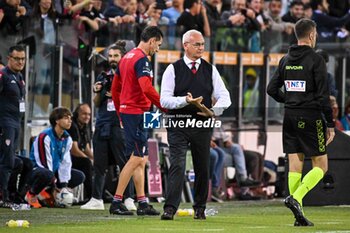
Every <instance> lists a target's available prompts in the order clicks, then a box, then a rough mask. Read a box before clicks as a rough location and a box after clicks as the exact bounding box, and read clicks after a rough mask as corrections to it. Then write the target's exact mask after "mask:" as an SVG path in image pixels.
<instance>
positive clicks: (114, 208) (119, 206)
mask: <svg viewBox="0 0 350 233" xmlns="http://www.w3.org/2000/svg"><path fill="white" fill-rule="evenodd" d="M109 213H110V214H116V215H134V213H133V212H132V211H129V210H128V209H127V208H126V207H125V205H124V204H123V203H122V202H115V201H113V202H112V204H111V206H110V207H109Z"/></svg>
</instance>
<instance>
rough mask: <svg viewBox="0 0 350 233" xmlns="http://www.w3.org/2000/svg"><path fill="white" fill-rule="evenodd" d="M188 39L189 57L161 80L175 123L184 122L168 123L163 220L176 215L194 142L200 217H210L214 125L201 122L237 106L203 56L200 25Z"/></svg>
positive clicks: (196, 202)
mask: <svg viewBox="0 0 350 233" xmlns="http://www.w3.org/2000/svg"><path fill="white" fill-rule="evenodd" d="M182 44H183V47H184V50H185V55H184V57H183V58H182V59H180V60H178V61H176V62H175V63H173V64H170V65H169V66H168V67H167V69H166V70H165V72H164V74H163V79H162V85H161V95H160V102H161V105H162V106H163V107H164V108H166V109H168V110H169V112H168V116H169V117H171V118H170V119H171V120H172V122H177V123H179V124H178V125H177V126H174V125H172V126H168V128H167V132H168V143H169V147H170V163H171V165H170V170H169V177H168V187H169V188H168V191H167V195H166V201H165V204H164V213H163V215H162V216H161V219H162V220H173V218H174V214H175V213H176V210H177V209H178V207H179V204H180V198H181V191H182V187H183V183H184V177H185V168H186V152H187V149H188V147H189V146H190V149H191V154H192V161H193V166H194V172H195V182H194V192H195V194H194V205H193V208H194V211H195V215H194V218H195V219H202V220H203V219H206V217H205V208H206V200H207V196H208V183H209V149H210V139H211V135H212V129H213V127H212V126H209V127H207V126H204V125H203V126H201V124H200V123H201V122H205V121H206V122H208V121H209V122H211V121H215V119H214V118H213V117H214V116H219V115H221V114H222V112H223V110H224V109H226V108H228V107H229V106H230V105H231V100H230V95H229V92H228V91H227V89H226V87H225V85H224V83H223V81H222V79H221V76H220V74H219V72H218V71H217V69H216V68H215V67H214V66H213V65H211V64H209V63H208V62H206V61H205V60H204V59H202V58H201V57H202V55H203V52H204V45H205V41H204V38H203V35H202V34H201V33H200V32H199V31H197V30H189V31H187V32H186V33H185V34H184V35H183V37H182ZM213 103H215V104H214V105H213ZM180 122H183V123H185V124H184V125H181V124H180ZM186 122H187V123H188V122H196V125H193V124H192V125H186ZM197 123H199V124H197Z"/></svg>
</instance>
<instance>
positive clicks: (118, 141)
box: [81, 41, 136, 211]
mask: <svg viewBox="0 0 350 233" xmlns="http://www.w3.org/2000/svg"><path fill="white" fill-rule="evenodd" d="M107 53H108V58H107V59H108V64H109V70H107V71H106V72H105V71H103V72H102V73H101V74H100V75H99V76H98V77H97V79H96V82H95V84H94V87H93V91H94V93H95V97H94V104H95V106H96V107H97V108H98V113H97V118H96V125H95V133H94V138H93V143H94V172H95V176H94V182H93V190H92V198H91V199H90V201H89V202H88V203H86V204H85V205H83V206H81V209H88V210H104V203H103V199H102V197H103V190H104V184H105V177H106V170H107V169H108V166H110V165H115V166H116V165H118V166H119V168H120V170H122V169H123V167H124V166H125V164H126V162H127V160H128V158H127V157H126V155H125V141H124V131H123V129H122V128H121V127H120V120H119V117H118V115H117V114H116V111H115V107H114V104H113V101H112V98H111V97H112V95H111V91H110V88H111V84H112V81H113V78H114V74H115V69H116V68H117V67H118V63H119V61H120V59H121V58H122V57H123V56H124V54H125V53H126V51H125V41H117V42H116V44H113V45H111V46H110V47H109V48H108V52H107ZM132 184H133V183H132V181H130V183H129V187H128V188H127V189H126V191H125V197H126V199H125V201H124V203H125V206H126V208H127V209H128V210H132V211H134V210H136V206H135V204H134V200H133V199H132V195H133V193H134V189H133V185H132Z"/></svg>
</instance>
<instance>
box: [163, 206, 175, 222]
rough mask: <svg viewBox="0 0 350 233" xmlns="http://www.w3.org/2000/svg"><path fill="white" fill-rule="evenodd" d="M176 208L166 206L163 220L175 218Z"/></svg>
mask: <svg viewBox="0 0 350 233" xmlns="http://www.w3.org/2000/svg"><path fill="white" fill-rule="evenodd" d="M175 212H176V211H175V210H174V209H173V208H171V207H166V208H165V209H164V213H163V214H162V216H161V217H160V219H161V220H174V215H175Z"/></svg>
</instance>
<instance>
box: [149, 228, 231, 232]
mask: <svg viewBox="0 0 350 233" xmlns="http://www.w3.org/2000/svg"><path fill="white" fill-rule="evenodd" d="M149 230H151V231H179V229H178V228H149ZM224 230H225V229H224V228H210V229H207V228H205V229H192V228H191V229H182V231H183V232H189V231H192V232H193V231H195V232H203V231H204V232H205V231H210V232H213V231H215V232H220V231H224Z"/></svg>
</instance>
